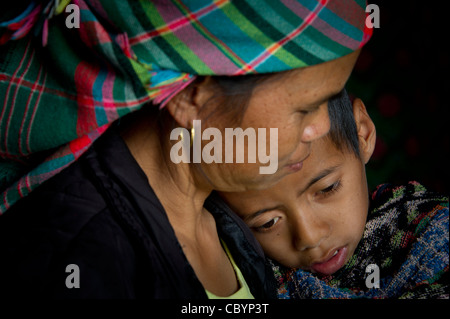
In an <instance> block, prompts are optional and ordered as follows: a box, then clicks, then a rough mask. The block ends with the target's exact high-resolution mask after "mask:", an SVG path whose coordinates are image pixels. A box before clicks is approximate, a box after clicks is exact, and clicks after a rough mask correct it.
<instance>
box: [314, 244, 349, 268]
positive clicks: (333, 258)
mask: <svg viewBox="0 0 450 319" xmlns="http://www.w3.org/2000/svg"><path fill="white" fill-rule="evenodd" d="M347 252H348V249H347V246H345V247H342V248H338V249H335V250H334V252H332V253H330V254H329V257H327V258H326V259H325V261H323V262H320V263H315V264H313V265H312V266H311V270H312V271H313V272H316V273H320V274H323V275H331V274H333V273H335V272H336V271H338V270H339V269H341V267H342V266H344V264H345V262H346V260H347Z"/></svg>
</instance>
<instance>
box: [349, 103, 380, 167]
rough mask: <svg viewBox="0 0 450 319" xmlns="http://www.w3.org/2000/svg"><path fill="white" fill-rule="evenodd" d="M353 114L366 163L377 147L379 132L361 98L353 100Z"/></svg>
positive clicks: (361, 151)
mask: <svg viewBox="0 0 450 319" xmlns="http://www.w3.org/2000/svg"><path fill="white" fill-rule="evenodd" d="M353 116H354V117H355V122H356V130H357V132H358V140H359V150H360V153H361V157H362V159H363V161H364V163H366V164H367V162H369V159H370V157H371V156H372V154H373V151H374V149H375V142H376V138H377V133H376V129H375V124H374V123H373V121H372V119H371V118H370V116H369V113H367V109H366V106H365V105H364V103H363V101H362V100H361V99H358V98H356V99H355V100H354V101H353Z"/></svg>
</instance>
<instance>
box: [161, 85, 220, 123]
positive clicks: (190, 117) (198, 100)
mask: <svg viewBox="0 0 450 319" xmlns="http://www.w3.org/2000/svg"><path fill="white" fill-rule="evenodd" d="M210 81H211V79H210V77H205V78H204V79H203V80H202V81H196V82H194V83H192V84H191V85H189V86H187V87H186V88H185V89H183V90H182V91H180V92H179V93H178V94H177V95H175V96H174V97H173V98H172V99H171V100H170V101H169V102H168V103H167V105H166V106H165V107H166V108H167V110H168V111H169V113H170V114H171V115H172V117H173V118H174V119H175V121H176V122H177V123H178V124H179V125H180V126H182V127H185V128H191V127H192V123H193V122H194V120H196V119H199V112H200V109H201V107H202V106H203V105H204V104H205V103H206V101H207V100H208V99H209V98H210V97H211V95H212V91H211V88H210V85H209V83H210Z"/></svg>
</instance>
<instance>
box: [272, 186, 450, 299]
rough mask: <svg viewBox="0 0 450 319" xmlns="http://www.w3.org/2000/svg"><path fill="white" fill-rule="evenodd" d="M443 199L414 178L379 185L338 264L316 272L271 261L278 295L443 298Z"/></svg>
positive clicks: (445, 213) (445, 225) (446, 256)
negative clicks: (331, 270)
mask: <svg viewBox="0 0 450 319" xmlns="http://www.w3.org/2000/svg"><path fill="white" fill-rule="evenodd" d="M448 203H449V201H448V196H444V195H439V194H434V193H431V192H429V191H427V190H426V189H425V188H424V187H423V186H422V185H421V184H419V183H417V182H410V183H408V184H407V185H405V186H399V187H393V186H392V185H389V184H383V185H380V186H379V187H378V188H377V190H376V191H375V192H374V193H373V195H372V203H371V210H370V213H369V216H368V221H367V223H366V228H365V231H364V234H363V238H362V239H361V242H360V243H359V245H358V247H357V248H356V250H355V253H354V255H353V256H352V257H351V258H350V260H349V261H348V262H347V263H346V264H345V265H344V267H343V268H341V269H340V270H339V271H337V272H336V273H335V274H333V275H330V276H325V277H318V276H316V275H314V274H311V273H309V272H306V271H302V270H295V269H286V268H284V267H282V266H280V265H277V264H276V263H275V262H271V263H272V266H273V269H274V271H275V277H276V278H277V281H278V284H279V285H278V287H279V288H278V296H279V297H280V298H283V299H286V298H288V299H289V298H292V299H298V298H300V299H322V298H326V299H342V298H345V299H349V298H352V299H353V298H378V299H381V298H399V299H419V298H420V299H423V298H426V299H430V298H447V299H448V298H449V291H448V288H449V287H448V266H449V246H448V243H449V233H448V230H449V219H448ZM371 264H374V265H377V266H378V269H379V279H380V280H379V287H378V288H377V287H375V286H373V287H372V284H373V283H374V280H372V278H369V276H371V277H372V274H374V272H373V271H372V270H369V271H367V270H366V268H367V267H368V266H369V265H371ZM368 279H369V285H367V283H366V281H367V280H368ZM368 286H369V287H368Z"/></svg>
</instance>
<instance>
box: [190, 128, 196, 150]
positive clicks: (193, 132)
mask: <svg viewBox="0 0 450 319" xmlns="http://www.w3.org/2000/svg"><path fill="white" fill-rule="evenodd" d="M194 136H195V129H194V126H192V127H191V146H192V145H194Z"/></svg>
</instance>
